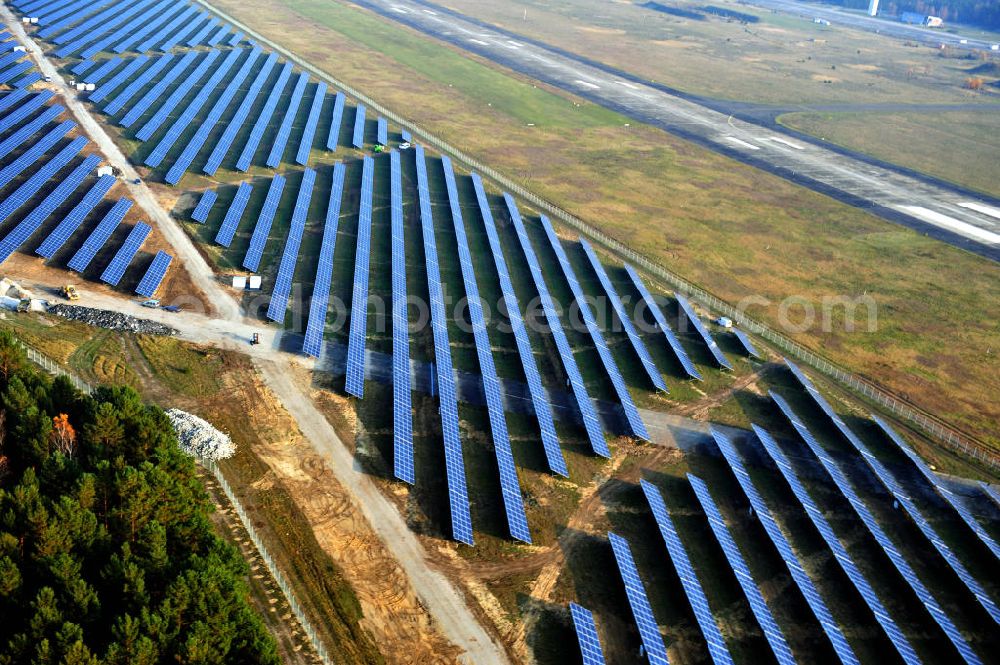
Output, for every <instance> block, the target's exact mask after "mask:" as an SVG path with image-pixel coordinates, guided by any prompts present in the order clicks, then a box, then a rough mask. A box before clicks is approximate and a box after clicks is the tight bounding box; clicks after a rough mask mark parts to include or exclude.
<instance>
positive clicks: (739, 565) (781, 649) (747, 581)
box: [687, 473, 795, 665]
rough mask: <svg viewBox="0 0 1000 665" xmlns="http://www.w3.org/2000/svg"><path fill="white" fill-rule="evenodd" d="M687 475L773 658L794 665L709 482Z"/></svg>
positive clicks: (786, 643) (789, 651)
mask: <svg viewBox="0 0 1000 665" xmlns="http://www.w3.org/2000/svg"><path fill="white" fill-rule="evenodd" d="M687 478H688V482H690V483H691V489H693V490H694V493H695V496H696V497H697V499H698V503H699V504H701V508H702V510H703V511H704V512H705V517H706V518H707V519H708V526H709V527H710V528H711V529H712V533H713V534H714V535H715V539H716V540H717V541H718V543H719V545H720V546H721V547H722V552H723V554H725V555H726V561H728V562H729V567H730V568H731V569H732V571H733V574H734V575H735V576H736V581H737V582H738V583H739V585H740V588H741V589H742V590H743V595H744V596H746V599H747V602H748V603H750V611H751V612H753V615H754V618H756V619H757V625H759V626H760V629H761V630H762V631H763V632H764V638H765V639H766V640H767V643H768V644H769V645H770V647H771V653H773V654H774V658H775V660H777V661H778V665H795V657H794V656H792V650H791V649H790V648H789V647H788V642H787V641H786V640H785V634H784V633H783V632H781V628H779V627H778V624H777V622H776V621H775V620H774V615H772V614H771V610H770V609H769V608H768V607H767V603H766V602H764V596H763V595H762V594H761V592H760V588H759V585H758V584H757V581H756V580H755V579H754V577H753V575H752V574H751V573H750V568H749V567H747V563H746V560H745V559H744V558H743V554H742V553H741V552H740V550H739V548H738V547H737V546H736V541H735V540H733V536H732V534H731V533H729V528H728V527H727V526H726V521H725V520H724V519H723V518H722V513H721V512H719V507H718V506H717V505H715V500H713V499H712V494H711V493H710V492H709V491H708V486H707V485H706V484H705V481H703V480H702V479H701V478H698V477H697V476H694V475H692V474H690V473H689V474H687Z"/></svg>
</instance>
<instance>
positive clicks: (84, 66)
mask: <svg viewBox="0 0 1000 665" xmlns="http://www.w3.org/2000/svg"><path fill="white" fill-rule="evenodd" d="M96 64H97V63H96V62H94V61H93V60H83V61H81V62H78V63H76V64H75V65H73V67H72V68H71V69H70V71H71V72H73V73H74V74H76V75H77V76H79V75H80V74H83V73H84V72H85V71H87V70H88V69H90V68H91V67H93V66H94V65H96Z"/></svg>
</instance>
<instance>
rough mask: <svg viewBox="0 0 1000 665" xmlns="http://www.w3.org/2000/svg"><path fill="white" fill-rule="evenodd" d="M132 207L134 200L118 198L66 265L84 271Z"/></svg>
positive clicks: (80, 271)
mask: <svg viewBox="0 0 1000 665" xmlns="http://www.w3.org/2000/svg"><path fill="white" fill-rule="evenodd" d="M131 208H132V201H130V200H129V199H125V198H122V199H118V203H116V204H115V205H114V207H113V208H111V210H110V211H109V212H108V214H107V215H105V216H104V219H102V220H101V221H100V222H98V224H97V226H96V227H95V228H94V230H93V231H91V232H90V235H89V236H87V239H86V240H84V241H83V245H81V246H80V249H78V250H77V251H76V254H74V255H73V258H71V259H70V260H69V261H67V262H66V266H67V267H68V268H70V269H71V270H75V271H76V272H79V273H82V272H83V271H84V270H86V269H87V266H89V265H90V262H91V261H92V260H93V259H94V256H95V255H96V254H97V252H99V251H100V250H101V248H102V247H104V243H106V242H107V241H108V238H110V237H111V234H112V233H114V231H115V229H116V228H118V225H119V224H121V221H122V220H123V219H125V214H126V213H127V212H128V211H129V210H130V209H131Z"/></svg>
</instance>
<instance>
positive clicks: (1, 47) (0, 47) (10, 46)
mask: <svg viewBox="0 0 1000 665" xmlns="http://www.w3.org/2000/svg"><path fill="white" fill-rule="evenodd" d="M7 34H8V36H9V33H7ZM5 39H6V37H5ZM17 46H18V42H16V41H10V42H2V43H0V53H6V52H7V51H13V50H14V49H15V48H17Z"/></svg>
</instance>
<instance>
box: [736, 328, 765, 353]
mask: <svg viewBox="0 0 1000 665" xmlns="http://www.w3.org/2000/svg"><path fill="white" fill-rule="evenodd" d="M733 335H735V336H736V339H737V340H739V342H740V345H741V346H742V347H743V350H744V351H746V353H747V355H748V356H750V357H752V358H757V359H758V360H763V358H761V355H760V354H759V353H758V352H757V347H755V346H754V345H753V342H752V341H750V337H749V335H747V334H746V333H745V332H743V331H742V330H737V329H736V328H733Z"/></svg>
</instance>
